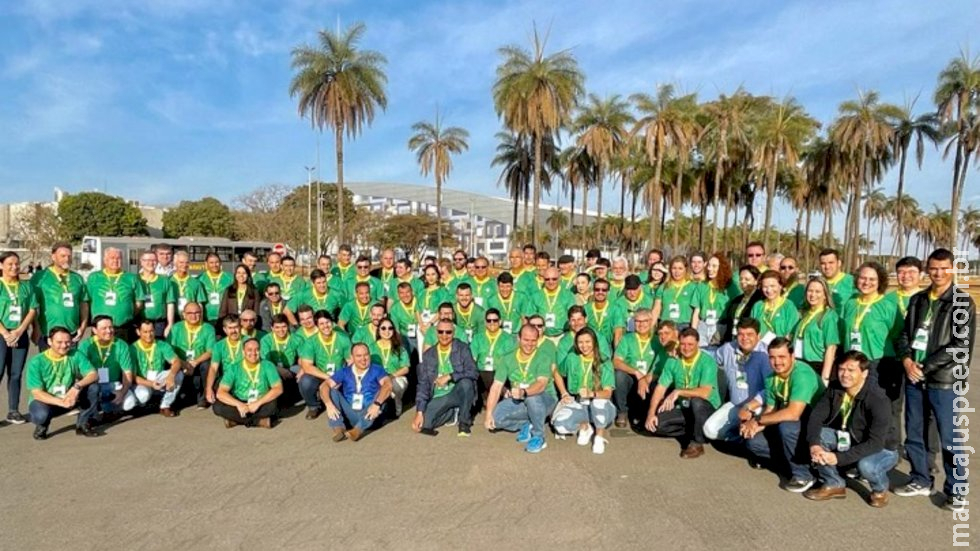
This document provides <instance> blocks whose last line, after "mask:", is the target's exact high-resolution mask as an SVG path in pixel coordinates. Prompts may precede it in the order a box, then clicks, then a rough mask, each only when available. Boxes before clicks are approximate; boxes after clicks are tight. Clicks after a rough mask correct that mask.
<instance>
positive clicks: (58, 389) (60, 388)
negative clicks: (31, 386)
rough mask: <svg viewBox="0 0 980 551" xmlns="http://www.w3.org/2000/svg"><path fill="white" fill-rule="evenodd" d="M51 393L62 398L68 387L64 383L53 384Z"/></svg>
mask: <svg viewBox="0 0 980 551" xmlns="http://www.w3.org/2000/svg"><path fill="white" fill-rule="evenodd" d="M51 394H54V395H55V396H57V397H58V398H64V397H65V394H68V389H67V387H65V385H55V386H53V387H51Z"/></svg>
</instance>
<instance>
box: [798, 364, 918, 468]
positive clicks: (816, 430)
mask: <svg viewBox="0 0 980 551" xmlns="http://www.w3.org/2000/svg"><path fill="white" fill-rule="evenodd" d="M845 393H846V392H845V391H844V389H843V388H842V387H841V386H840V383H839V382H837V381H834V382H833V383H831V385H830V386H829V387H827V391H826V392H824V394H823V397H822V398H820V401H819V402H817V405H815V406H814V407H813V409H812V410H811V411H810V421H809V423H807V427H806V435H807V441H808V442H809V443H810V445H811V446H817V445H820V429H822V428H824V427H830V426H831V424H832V423H833V422H834V420H835V419H836V418H837V417H839V416H840V406H841V403H843V402H844V394H845ZM891 415H892V410H891V401H890V400H889V399H888V397H887V396H885V391H884V390H882V389H881V387H879V386H877V385H873V384H869V382H868V381H866V382H865V383H864V388H862V389H861V392H858V394H857V396H855V397H854V409H852V410H851V418H850V419H849V420H848V426H847V432H849V433H850V434H851V448H850V449H849V450H847V451H846V452H837V463H838V464H839V465H840V466H842V467H846V466H848V465H854V464H855V463H857V462H858V461H860V460H862V459H864V458H865V457H867V456H869V455H871V454H873V453H878V452H879V451H881V450H883V449H885V450H895V449H897V448H898V434H897V432H896V430H895V429H896V427H893V426H892V422H891Z"/></svg>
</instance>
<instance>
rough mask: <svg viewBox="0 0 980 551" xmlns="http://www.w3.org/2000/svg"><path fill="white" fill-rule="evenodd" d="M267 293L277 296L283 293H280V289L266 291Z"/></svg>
mask: <svg viewBox="0 0 980 551" xmlns="http://www.w3.org/2000/svg"><path fill="white" fill-rule="evenodd" d="M265 294H267V295H269V296H270V297H277V296H279V295H280V294H282V293H279V292H278V291H266V293H265Z"/></svg>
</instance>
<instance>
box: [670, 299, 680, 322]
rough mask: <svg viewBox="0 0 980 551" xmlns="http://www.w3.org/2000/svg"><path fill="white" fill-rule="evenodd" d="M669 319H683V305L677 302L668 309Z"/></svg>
mask: <svg viewBox="0 0 980 551" xmlns="http://www.w3.org/2000/svg"><path fill="white" fill-rule="evenodd" d="M667 317H669V318H670V319H672V320H677V319H681V305H680V304H677V303H676V302H675V303H673V304H671V305H670V306H669V307H668V311H667Z"/></svg>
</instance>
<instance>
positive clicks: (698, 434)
mask: <svg viewBox="0 0 980 551" xmlns="http://www.w3.org/2000/svg"><path fill="white" fill-rule="evenodd" d="M687 400H689V405H688V406H687V407H684V406H683V405H681V399H680V398H678V400H677V404H678V406H677V407H675V408H674V409H672V410H670V411H665V412H663V413H661V414H659V415H658V416H657V420H658V421H659V423H658V425H657V431H656V432H655V433H654V435H655V436H667V437H670V438H676V439H677V440H678V441H679V442H680V443H681V447H684V448H686V447H687V446H688V444H690V443H691V442H694V443H695V444H704V443H705V442H706V439H705V437H704V422H705V421H707V420H708V417H711V414H712V413H714V412H715V407H714V406H713V405H711V403H710V402H708V401H707V400H702V399H701V398H688V399H687Z"/></svg>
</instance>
